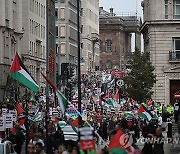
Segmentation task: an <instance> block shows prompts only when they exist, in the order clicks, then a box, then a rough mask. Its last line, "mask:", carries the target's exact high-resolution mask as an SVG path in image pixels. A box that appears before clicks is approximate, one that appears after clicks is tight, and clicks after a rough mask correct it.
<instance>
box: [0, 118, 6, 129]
mask: <svg viewBox="0 0 180 154" xmlns="http://www.w3.org/2000/svg"><path fill="white" fill-rule="evenodd" d="M0 131H5V119H4V117H2V116H1V117H0Z"/></svg>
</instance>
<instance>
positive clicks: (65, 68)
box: [61, 63, 69, 76]
mask: <svg viewBox="0 0 180 154" xmlns="http://www.w3.org/2000/svg"><path fill="white" fill-rule="evenodd" d="M68 67H69V64H68V63H62V64H61V75H63V76H67V74H68Z"/></svg>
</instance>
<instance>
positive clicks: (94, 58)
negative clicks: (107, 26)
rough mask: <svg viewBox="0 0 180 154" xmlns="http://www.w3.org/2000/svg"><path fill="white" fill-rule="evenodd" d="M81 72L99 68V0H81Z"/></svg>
mask: <svg viewBox="0 0 180 154" xmlns="http://www.w3.org/2000/svg"><path fill="white" fill-rule="evenodd" d="M81 4H82V5H81V8H82V9H81V12H82V20H81V21H82V27H81V29H82V46H81V47H82V58H83V59H82V60H83V62H82V67H81V70H82V73H86V72H88V71H90V70H91V71H93V70H98V69H99V0H91V1H87V0H82V1H81Z"/></svg>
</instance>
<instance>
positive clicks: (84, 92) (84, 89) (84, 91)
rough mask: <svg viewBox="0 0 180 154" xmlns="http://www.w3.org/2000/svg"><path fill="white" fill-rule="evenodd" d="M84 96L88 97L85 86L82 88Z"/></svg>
mask: <svg viewBox="0 0 180 154" xmlns="http://www.w3.org/2000/svg"><path fill="white" fill-rule="evenodd" d="M82 97H83V98H87V92H86V88H83V90H82Z"/></svg>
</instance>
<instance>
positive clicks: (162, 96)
mask: <svg viewBox="0 0 180 154" xmlns="http://www.w3.org/2000/svg"><path fill="white" fill-rule="evenodd" d="M142 7H143V10H144V23H143V25H142V27H141V32H142V33H143V36H144V50H145V52H149V54H150V60H151V62H152V64H153V65H154V67H155V74H156V76H157V77H156V79H157V82H156V84H155V85H154V88H153V91H154V95H153V99H154V100H155V101H156V102H161V103H164V104H169V103H174V101H175V99H174V93H175V92H177V90H179V89H180V0H143V2H142Z"/></svg>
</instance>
